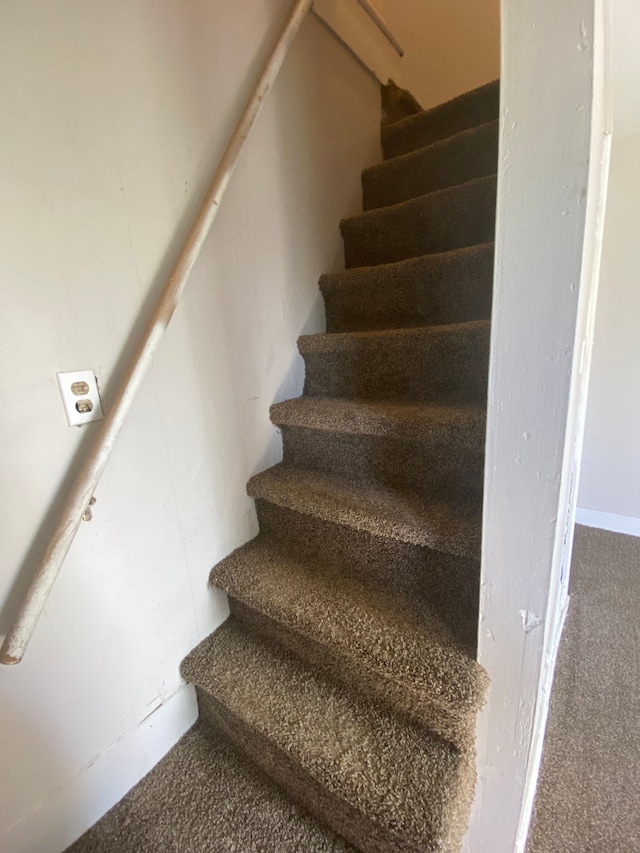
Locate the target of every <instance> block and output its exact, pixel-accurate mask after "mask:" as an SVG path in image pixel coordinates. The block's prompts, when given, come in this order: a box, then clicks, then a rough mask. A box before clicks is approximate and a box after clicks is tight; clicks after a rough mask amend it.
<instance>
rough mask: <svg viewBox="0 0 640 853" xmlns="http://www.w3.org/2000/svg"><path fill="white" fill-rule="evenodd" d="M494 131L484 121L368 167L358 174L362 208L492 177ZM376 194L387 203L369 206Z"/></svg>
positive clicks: (495, 146) (495, 153)
mask: <svg viewBox="0 0 640 853" xmlns="http://www.w3.org/2000/svg"><path fill="white" fill-rule="evenodd" d="M498 128H499V122H498V121H497V120H495V121H488V122H484V123H483V124H479V125H475V126H474V127H469V128H466V129H465V130H461V131H460V132H459V133H455V134H453V135H452V136H448V137H446V138H445V139H438V140H436V141H435V142H432V143H431V144H429V145H425V146H423V147H422V148H416V149H414V150H413V151H408V152H406V153H405V154H399V155H398V156H397V157H390V158H388V159H387V160H383V161H382V162H381V163H376V164H375V165H373V166H369V168H367V169H365V170H364V171H363V173H362V184H363V189H364V197H365V209H379V208H380V207H383V206H389V205H391V204H395V203H398V202H400V201H402V200H408V199H411V198H414V197H416V196H420V195H423V194H425V193H429V192H435V191H437V190H440V189H447V188H448V187H451V186H456V185H458V184H462V183H466V182H467V181H469V180H475V179H477V178H479V177H485V176H487V175H491V174H494V173H495V171H496V162H497V158H498ZM380 194H381V195H382V196H383V199H389V200H383V201H382V203H377V204H372V203H369V201H368V200H369V199H370V198H371V197H373V199H374V200H375V197H376V196H377V195H380ZM394 196H395V198H394Z"/></svg>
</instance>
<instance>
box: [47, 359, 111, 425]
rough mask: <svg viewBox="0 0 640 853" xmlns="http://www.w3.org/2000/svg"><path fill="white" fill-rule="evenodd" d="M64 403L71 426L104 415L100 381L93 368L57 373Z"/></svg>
mask: <svg viewBox="0 0 640 853" xmlns="http://www.w3.org/2000/svg"><path fill="white" fill-rule="evenodd" d="M56 376H57V377H58V385H59V386H60V394H61V395H62V403H63V405H64V410H65V412H66V414H67V420H68V421H69V426H82V425H83V424H90V423H92V422H93V421H101V420H102V419H103V417H104V414H103V412H102V402H101V400H100V394H99V393H98V383H97V382H96V375H95V373H94V372H93V370H73V371H70V372H68V373H57V374H56Z"/></svg>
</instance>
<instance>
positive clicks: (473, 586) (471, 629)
mask: <svg viewBox="0 0 640 853" xmlns="http://www.w3.org/2000/svg"><path fill="white" fill-rule="evenodd" d="M256 509H257V512H258V520H259V522H260V530H261V531H262V532H263V533H264V534H265V535H267V536H270V537H272V538H273V539H274V540H276V541H279V542H282V543H284V544H285V545H287V546H288V547H291V548H292V550H293V552H294V553H298V554H300V556H301V558H306V559H319V560H324V561H326V562H333V563H335V564H336V565H338V566H340V567H341V568H342V570H343V571H344V573H345V575H346V576H349V577H352V578H355V579H357V580H359V581H362V582H363V583H367V584H377V585H379V586H380V587H381V588H383V589H392V590H394V592H396V593H397V594H398V595H399V596H400V597H401V598H402V599H403V600H404V601H405V602H406V605H407V607H408V608H409V609H410V610H412V611H414V612H415V613H416V618H423V617H424V616H425V615H426V614H430V615H433V616H435V617H438V618H440V619H442V621H443V622H444V623H445V625H446V626H447V627H448V629H449V630H450V631H451V633H452V635H453V636H454V637H455V638H456V641H457V643H458V644H459V645H460V646H461V647H463V648H465V649H467V650H468V651H469V652H470V653H471V654H475V651H476V642H477V638H476V626H477V620H478V590H479V584H480V564H479V561H477V560H472V559H469V558H466V557H457V556H452V555H451V554H444V553H441V552H439V551H433V550H431V549H429V548H424V547H421V546H417V545H409V544H406V543H404V542H398V541H394V540H390V539H385V538H383V537H379V536H374V535H372V534H369V533H366V532H363V531H359V530H355V529H353V528H347V527H344V526H342V525H340V524H334V523H332V522H328V521H323V520H321V519H318V518H315V517H313V516H310V515H306V514H304V513H299V512H295V511H294V510H290V509H286V508H284V507H280V506H277V505H276V504H273V503H270V502H269V501H265V500H257V501H256Z"/></svg>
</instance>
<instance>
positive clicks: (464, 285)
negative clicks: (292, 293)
mask: <svg viewBox="0 0 640 853" xmlns="http://www.w3.org/2000/svg"><path fill="white" fill-rule="evenodd" d="M320 286H321V289H322V292H323V296H324V304H325V307H326V314H327V331H328V332H360V331H363V332H364V331H368V330H374V329H410V328H417V327H419V326H429V325H437V324H445V323H464V322H467V321H468V320H488V319H490V317H491V297H492V291H493V245H490V246H488V247H487V248H483V249H477V250H473V251H470V252H463V253H459V254H454V255H436V256H433V257H430V256H426V257H425V258H421V259H419V260H416V261H409V262H408V263H406V264H402V265H400V266H399V267H393V266H391V267H382V268H372V269H370V270H366V271H363V272H362V273H360V274H358V275H357V276H355V275H354V274H353V273H351V274H350V273H346V274H345V273H336V274H334V275H331V276H324V277H323V279H322V280H321V283H320Z"/></svg>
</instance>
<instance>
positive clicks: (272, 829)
mask: <svg viewBox="0 0 640 853" xmlns="http://www.w3.org/2000/svg"><path fill="white" fill-rule="evenodd" d="M104 851H108V853H266V851H270V853H271V851H273V853H275V851H278V853H355V851H354V849H353V848H352V847H350V846H349V845H348V844H347V843H346V842H345V841H344V840H343V839H341V838H339V837H338V836H337V835H335V834H334V833H333V832H331V830H329V829H327V828H326V827H323V826H321V825H320V824H319V823H318V821H316V820H314V819H313V818H312V817H310V816H309V815H308V814H306V813H305V812H304V811H303V810H302V809H300V808H299V807H298V806H296V805H294V804H293V803H292V802H291V801H290V800H289V799H288V798H287V797H286V796H285V795H284V794H282V792H281V791H279V790H278V788H277V787H276V786H275V785H274V784H273V782H270V781H269V779H268V778H267V777H266V776H264V775H263V774H262V773H261V772H260V771H259V770H258V769H257V768H256V767H255V765H253V764H251V763H249V762H248V761H247V760H246V759H245V758H243V757H242V756H241V755H240V754H238V753H237V752H236V751H235V749H234V748H233V747H231V746H230V745H229V744H227V743H224V742H223V741H221V739H220V737H219V736H218V734H217V733H214V732H212V731H211V730H210V729H209V728H208V727H207V724H206V723H204V722H199V723H197V724H196V725H195V726H194V727H193V728H192V729H191V731H189V732H187V734H186V735H185V736H184V737H183V738H182V739H181V740H180V741H178V743H177V744H176V746H175V747H174V748H173V749H172V750H171V751H170V752H169V753H168V754H167V755H166V756H165V757H164V758H163V759H162V761H160V763H159V764H157V765H156V766H155V767H154V768H153V770H152V771H151V773H149V774H148V775H147V776H145V778H144V779H143V780H142V782H140V783H139V784H138V785H136V786H135V788H133V790H131V791H130V792H129V793H128V794H127V796H126V797H125V798H124V799H123V800H121V801H120V802H119V803H118V805H117V806H116V807H115V808H114V809H112V810H111V811H110V812H108V813H107V814H106V815H105V817H104V818H102V820H100V821H98V823H97V824H96V825H95V826H94V827H93V828H92V829H90V830H89V831H88V832H86V833H85V834H84V835H83V836H82V838H81V839H80V840H79V841H76V843H75V844H73V845H72V846H71V847H69V848H68V849H67V853H103V852H104Z"/></svg>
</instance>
